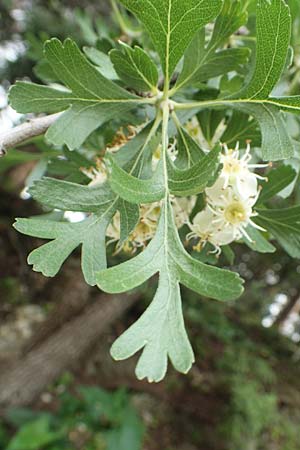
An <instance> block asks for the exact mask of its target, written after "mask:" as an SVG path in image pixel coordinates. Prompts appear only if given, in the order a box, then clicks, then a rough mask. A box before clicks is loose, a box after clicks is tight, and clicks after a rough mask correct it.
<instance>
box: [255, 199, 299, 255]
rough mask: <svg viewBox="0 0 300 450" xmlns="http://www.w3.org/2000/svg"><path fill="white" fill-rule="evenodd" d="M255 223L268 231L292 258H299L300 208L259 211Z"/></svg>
mask: <svg viewBox="0 0 300 450" xmlns="http://www.w3.org/2000/svg"><path fill="white" fill-rule="evenodd" d="M258 213H259V215H258V217H256V219H255V221H256V222H257V223H258V224H259V225H260V226H262V227H264V228H265V229H266V230H268V231H269V232H270V233H271V234H272V235H273V236H274V237H275V238H276V239H277V240H278V242H279V243H280V245H282V247H283V248H284V249H285V251H286V252H287V253H288V254H289V255H290V256H291V257H292V258H300V207H299V206H295V207H292V208H286V209H260V210H258Z"/></svg>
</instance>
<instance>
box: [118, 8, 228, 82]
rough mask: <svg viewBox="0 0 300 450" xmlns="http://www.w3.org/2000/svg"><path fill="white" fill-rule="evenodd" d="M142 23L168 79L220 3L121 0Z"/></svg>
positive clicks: (217, 11) (211, 18)
mask: <svg viewBox="0 0 300 450" xmlns="http://www.w3.org/2000/svg"><path fill="white" fill-rule="evenodd" d="M121 3H122V4H123V5H124V6H125V7H126V8H127V9H129V10H130V11H131V12H132V13H134V14H135V15H136V16H137V18H138V19H139V20H140V21H141V22H142V23H143V24H144V26H145V28H146V29H147V31H148V33H149V34H150V36H151V39H152V41H153V44H154V46H155V48H156V50H157V52H158V54H159V56H160V59H161V64H162V67H163V70H164V73H165V75H166V76H167V78H168V79H169V78H170V77H171V75H172V73H173V72H174V70H175V67H176V66H177V64H178V62H179V60H180V59H181V57H182V56H183V53H184V51H185V50H186V48H187V47H188V45H189V43H190V42H191V40H192V39H193V37H194V35H195V34H196V32H197V31H198V30H199V29H200V28H202V27H203V26H204V25H206V24H207V23H208V22H210V21H212V20H213V19H214V18H215V17H216V16H217V14H218V13H219V11H220V9H221V6H222V0H200V1H199V0H185V1H178V0H147V1H141V0H140V1H138V0H121Z"/></svg>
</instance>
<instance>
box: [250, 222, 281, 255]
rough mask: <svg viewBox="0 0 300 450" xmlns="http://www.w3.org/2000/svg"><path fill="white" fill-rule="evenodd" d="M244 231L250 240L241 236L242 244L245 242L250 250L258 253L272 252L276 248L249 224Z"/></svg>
mask: <svg viewBox="0 0 300 450" xmlns="http://www.w3.org/2000/svg"><path fill="white" fill-rule="evenodd" d="M246 232H247V234H248V236H249V237H250V239H251V240H252V242H250V241H249V239H247V238H243V241H244V244H246V245H247V246H248V247H249V248H251V250H253V251H254V252H259V253H274V252H275V251H276V248H275V247H274V245H272V244H271V243H270V242H269V241H268V240H267V239H266V238H265V237H264V236H263V235H262V233H261V232H260V231H259V230H257V229H256V228H254V227H252V226H251V225H249V226H248V227H247V229H246Z"/></svg>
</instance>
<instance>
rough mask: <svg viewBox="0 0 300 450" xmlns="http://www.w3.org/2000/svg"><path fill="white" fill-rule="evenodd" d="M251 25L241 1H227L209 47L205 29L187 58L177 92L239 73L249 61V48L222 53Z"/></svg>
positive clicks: (187, 53) (194, 40)
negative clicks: (238, 32)
mask: <svg viewBox="0 0 300 450" xmlns="http://www.w3.org/2000/svg"><path fill="white" fill-rule="evenodd" d="M246 21H247V12H246V11H245V10H244V6H243V5H242V3H241V2H240V1H239V0H238V1H235V0H225V1H224V3H223V8H222V11H221V13H220V14H219V16H218V17H217V20H216V22H215V26H214V32H213V35H212V37H211V39H210V41H209V43H208V45H207V46H206V47H205V29H204V28H203V29H201V30H200V31H199V32H198V33H197V34H196V36H195V38H194V39H193V41H192V42H191V44H190V46H189V47H188V49H187V51H186V52H185V56H184V65H183V69H182V72H181V73H180V75H179V78H178V80H177V83H176V90H179V89H181V88H182V87H184V86H185V85H186V84H188V85H197V84H198V83H201V82H202V81H206V80H208V79H209V78H214V77H217V76H219V75H223V74H225V73H227V72H231V71H236V70H237V71H238V70H239V68H240V66H241V65H242V64H245V63H246V62H247V61H248V58H249V50H248V49H247V48H229V49H222V50H221V51H218V52H216V50H217V49H220V48H221V47H222V46H223V45H224V44H225V43H226V41H227V40H228V39H229V38H230V36H231V35H232V34H233V33H234V32H235V31H236V30H237V29H238V28H240V27H241V26H242V25H244V24H245V23H246Z"/></svg>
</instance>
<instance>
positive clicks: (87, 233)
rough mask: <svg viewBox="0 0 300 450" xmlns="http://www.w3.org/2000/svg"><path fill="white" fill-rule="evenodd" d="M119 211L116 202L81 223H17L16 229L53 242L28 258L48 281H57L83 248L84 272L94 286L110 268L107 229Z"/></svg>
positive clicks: (41, 221) (29, 262) (33, 220)
mask: <svg viewBox="0 0 300 450" xmlns="http://www.w3.org/2000/svg"><path fill="white" fill-rule="evenodd" d="M116 210H117V201H116V200H115V201H114V202H112V203H110V204H109V206H108V207H107V208H104V209H103V210H101V209H100V211H99V212H98V213H95V214H93V215H92V216H90V217H88V218H87V219H86V220H83V221H82V222H79V223H67V222H54V221H52V220H40V219H36V218H34V219H17V220H16V222H15V224H14V228H15V229H16V230H18V231H19V232H20V233H23V234H26V235H28V236H33V237H39V238H41V239H52V241H51V242H48V243H47V244H44V245H42V246H41V247H39V248H37V249H35V250H33V252H31V253H30V255H29V256H28V264H30V265H33V270H34V271H36V272H41V273H42V274H43V275H45V276H47V277H54V276H55V275H56V274H57V273H58V272H59V270H60V268H61V266H62V264H63V263H64V262H65V260H66V259H67V258H68V257H69V256H70V254H71V253H72V252H73V251H74V250H75V249H76V248H77V247H78V246H79V245H82V271H83V274H84V277H85V280H86V282H87V283H88V284H90V285H91V286H94V285H95V284H96V282H95V273H96V272H98V271H99V270H101V269H105V268H106V243H105V235H106V229H107V227H108V225H109V223H110V221H111V219H112V217H113V216H114V214H115V212H116Z"/></svg>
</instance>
